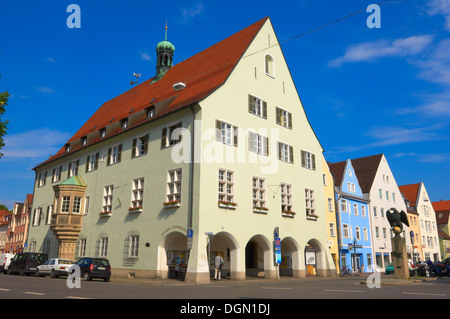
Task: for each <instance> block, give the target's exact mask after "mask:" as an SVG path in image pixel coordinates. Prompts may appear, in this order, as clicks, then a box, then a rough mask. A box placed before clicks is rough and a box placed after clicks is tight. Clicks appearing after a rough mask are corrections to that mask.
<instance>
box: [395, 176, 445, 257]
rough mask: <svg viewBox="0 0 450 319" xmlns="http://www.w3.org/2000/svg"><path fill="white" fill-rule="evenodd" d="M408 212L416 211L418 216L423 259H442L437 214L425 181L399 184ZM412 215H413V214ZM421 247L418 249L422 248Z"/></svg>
mask: <svg viewBox="0 0 450 319" xmlns="http://www.w3.org/2000/svg"><path fill="white" fill-rule="evenodd" d="M399 189H400V191H401V192H402V195H403V198H404V200H405V203H406V208H407V210H408V212H415V214H417V217H418V225H419V230H420V233H419V234H418V235H417V236H416V237H415V238H416V239H417V237H419V236H420V237H419V238H420V243H421V246H420V248H421V249H422V255H421V259H422V260H432V261H437V260H440V259H441V253H440V250H441V249H440V243H439V235H438V227H437V222H436V214H435V212H434V209H433V205H432V204H431V201H430V196H429V195H428V193H427V190H426V188H425V185H424V183H423V182H420V183H414V184H408V185H401V186H399ZM411 216H412V215H411ZM420 248H419V249H418V250H420Z"/></svg>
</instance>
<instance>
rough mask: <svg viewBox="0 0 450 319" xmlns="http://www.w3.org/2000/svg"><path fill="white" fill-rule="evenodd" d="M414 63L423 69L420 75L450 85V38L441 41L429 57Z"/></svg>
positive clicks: (433, 81)
mask: <svg viewBox="0 0 450 319" xmlns="http://www.w3.org/2000/svg"><path fill="white" fill-rule="evenodd" d="M414 64H415V65H416V66H417V67H418V68H419V69H420V70H421V73H420V74H419V75H420V77H422V78H423V79H425V80H427V81H428V82H431V83H439V84H445V85H448V86H450V39H445V40H442V41H440V42H439V43H438V44H437V46H436V47H435V48H434V50H433V52H432V53H431V54H430V56H429V57H428V58H427V59H424V60H419V61H416V62H414Z"/></svg>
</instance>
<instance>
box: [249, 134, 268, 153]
mask: <svg viewBox="0 0 450 319" xmlns="http://www.w3.org/2000/svg"><path fill="white" fill-rule="evenodd" d="M248 137H249V142H248V145H249V150H250V151H252V152H254V153H257V154H260V155H269V139H268V138H267V137H265V136H263V135H260V134H257V133H253V132H249V134H248Z"/></svg>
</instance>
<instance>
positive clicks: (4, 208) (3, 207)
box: [0, 204, 9, 212]
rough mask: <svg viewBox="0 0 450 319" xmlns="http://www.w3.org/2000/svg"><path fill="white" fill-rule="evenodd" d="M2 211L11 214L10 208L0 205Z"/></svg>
mask: <svg viewBox="0 0 450 319" xmlns="http://www.w3.org/2000/svg"><path fill="white" fill-rule="evenodd" d="M0 210H6V211H8V212H9V209H8V207H6V205H3V204H0Z"/></svg>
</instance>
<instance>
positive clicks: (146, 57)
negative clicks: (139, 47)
mask: <svg viewBox="0 0 450 319" xmlns="http://www.w3.org/2000/svg"><path fill="white" fill-rule="evenodd" d="M139 55H140V56H141V59H142V60H146V61H150V60H151V59H152V58H151V57H150V54H148V53H147V52H145V51H139Z"/></svg>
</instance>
